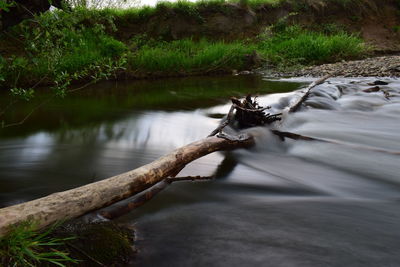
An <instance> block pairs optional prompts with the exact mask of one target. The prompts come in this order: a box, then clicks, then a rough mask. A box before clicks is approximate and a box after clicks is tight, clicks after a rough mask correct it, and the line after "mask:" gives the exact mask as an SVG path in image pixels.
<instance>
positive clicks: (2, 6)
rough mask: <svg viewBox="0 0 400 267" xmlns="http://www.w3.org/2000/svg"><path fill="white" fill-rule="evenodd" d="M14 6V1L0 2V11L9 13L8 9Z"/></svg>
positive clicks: (3, 0) (2, 0)
mask: <svg viewBox="0 0 400 267" xmlns="http://www.w3.org/2000/svg"><path fill="white" fill-rule="evenodd" d="M14 5H15V2H14V1H6V0H0V11H3V10H4V11H5V12H8V11H10V7H12V6H14ZM0 18H1V13H0Z"/></svg>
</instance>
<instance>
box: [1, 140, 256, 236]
mask: <svg viewBox="0 0 400 267" xmlns="http://www.w3.org/2000/svg"><path fill="white" fill-rule="evenodd" d="M253 144H254V139H253V138H252V137H251V136H243V135H242V136H241V138H236V139H227V138H220V137H216V136H213V137H207V138H205V139H203V140H200V141H197V142H194V143H191V144H189V145H186V146H184V147H181V148H179V149H176V150H175V151H173V152H172V153H170V154H168V155H166V156H163V157H161V158H159V159H158V160H156V161H154V162H152V163H150V164H147V165H145V166H142V167H140V168H137V169H135V170H132V171H129V172H126V173H123V174H120V175H117V176H114V177H111V178H108V179H105V180H102V181H99V182H95V183H91V184H88V185H85V186H81V187H78V188H75V189H71V190H68V191H64V192H59V193H54V194H51V195H49V196H46V197H43V198H40V199H36V200H32V201H29V202H25V203H22V204H18V205H14V206H10V207H6V208H3V209H0V236H2V235H4V234H6V233H7V232H8V231H9V230H10V226H12V225H16V224H18V223H21V222H23V221H26V220H32V221H36V222H37V223H38V228H42V227H45V226H48V225H50V224H52V223H55V222H57V221H60V220H66V219H71V218H76V217H78V216H81V215H83V214H86V213H88V212H90V211H93V210H98V209H100V208H103V207H106V206H109V205H111V204H113V203H116V202H118V201H120V200H122V199H126V198H128V197H130V196H133V195H135V194H137V193H140V192H142V191H143V190H146V189H147V188H149V187H151V186H153V185H154V184H156V183H158V182H160V181H162V180H164V179H165V178H168V177H174V176H176V175H177V174H178V173H179V172H180V171H181V170H182V169H183V168H184V167H185V165H187V164H188V163H190V162H191V161H193V160H195V159H198V158H200V157H202V156H205V155H207V154H210V153H212V152H215V151H221V150H231V149H236V148H244V147H249V146H251V145H253Z"/></svg>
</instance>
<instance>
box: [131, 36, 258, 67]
mask: <svg viewBox="0 0 400 267" xmlns="http://www.w3.org/2000/svg"><path fill="white" fill-rule="evenodd" d="M254 47H255V46H254V45H244V44H243V43H242V42H239V41H237V42H231V43H225V42H218V41H217V42H211V41H207V40H205V39H201V40H200V41H193V40H191V39H183V40H177V41H172V42H164V41H160V42H152V43H149V44H144V45H142V46H140V47H138V49H137V51H135V52H134V53H132V55H131V56H130V57H129V59H128V64H129V67H130V68H132V69H134V70H138V71H153V72H154V71H162V72H180V73H190V72H195V71H201V72H204V71H213V70H223V69H225V70H232V69H241V68H242V67H243V64H244V58H245V55H246V54H249V53H251V52H252V49H254Z"/></svg>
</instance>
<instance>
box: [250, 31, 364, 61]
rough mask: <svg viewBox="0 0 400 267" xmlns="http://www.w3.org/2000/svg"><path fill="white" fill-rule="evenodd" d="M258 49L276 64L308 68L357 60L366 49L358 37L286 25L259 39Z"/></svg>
mask: <svg viewBox="0 0 400 267" xmlns="http://www.w3.org/2000/svg"><path fill="white" fill-rule="evenodd" d="M258 49H259V51H260V53H261V54H262V55H263V56H264V57H266V58H268V59H269V60H270V61H271V62H273V63H276V64H280V63H284V62H286V63H288V64H290V63H294V64H304V65H309V64H319V63H327V62H334V61H337V60H340V59H349V58H355V57H359V56H361V55H362V54H364V53H365V52H366V50H367V47H366V46H365V44H364V43H363V41H362V40H361V39H360V38H358V37H356V36H354V35H350V34H348V33H345V32H338V33H334V34H331V35H328V34H324V33H320V32H312V31H308V30H304V29H302V28H300V27H299V26H290V27H287V28H286V29H284V30H283V31H282V32H278V33H275V34H273V35H272V36H270V37H266V38H264V39H263V40H261V41H260V43H259V45H258Z"/></svg>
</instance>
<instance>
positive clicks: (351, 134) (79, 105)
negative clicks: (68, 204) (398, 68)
mask: <svg viewBox="0 0 400 267" xmlns="http://www.w3.org/2000/svg"><path fill="white" fill-rule="evenodd" d="M384 80H385V81H387V82H388V83H389V84H388V85H384V86H381V87H382V88H383V89H384V90H386V92H387V93H388V94H389V95H390V96H389V98H388V99H387V98H385V95H384V94H383V92H381V91H379V92H372V93H367V92H363V90H364V89H367V88H370V87H373V86H371V85H368V83H371V82H374V81H375V79H373V78H354V79H350V78H348V79H337V78H332V79H330V80H329V82H327V83H325V84H323V85H321V86H318V87H317V88H315V89H314V90H313V92H314V93H313V94H312V95H311V96H310V98H309V100H308V101H307V102H306V104H307V106H308V108H307V109H304V110H302V111H301V112H297V113H295V114H290V115H284V119H283V120H282V122H280V123H278V124H277V125H276V126H275V127H278V128H279V129H280V130H282V131H290V132H294V133H297V134H301V135H305V136H311V137H313V138H319V139H323V140H325V141H326V142H319V141H300V140H296V141H295V140H289V139H286V140H285V141H284V142H282V141H281V140H279V138H277V137H276V136H274V135H272V134H271V133H270V131H269V129H268V128H267V127H259V128H253V129H251V130H250V131H251V132H252V133H253V134H254V135H256V136H257V137H256V146H255V147H254V148H252V149H250V150H237V151H234V152H230V153H214V154H211V155H209V156H206V157H204V158H202V159H199V160H197V161H195V162H193V163H191V164H190V165H189V166H187V167H186V168H185V169H184V170H183V171H182V173H181V174H180V175H179V176H181V175H182V176H184V175H215V176H216V179H215V180H214V181H211V182H196V183H192V182H182V183H174V184H173V185H172V186H170V187H168V188H167V189H166V190H164V191H163V192H161V193H160V194H159V195H157V196H156V197H155V198H154V199H153V200H151V201H150V202H149V203H147V204H146V205H144V206H142V207H140V208H139V209H137V210H135V211H133V212H131V213H130V214H128V215H125V216H124V217H122V218H120V219H119V221H120V222H122V223H127V224H133V225H134V226H135V227H136V229H137V247H138V249H139V251H138V253H137V256H136V258H135V259H134V260H133V262H132V266H205V265H211V266H399V265H400V241H399V240H400V227H399V226H400V207H399V204H400V203H399V202H400V172H399V170H400V156H399V152H400V134H399V130H400V117H399V114H400V81H399V80H395V79H384ZM309 82H311V80H310V79H304V78H302V79H286V80H280V81H272V80H268V79H267V78H264V77H261V76H236V77H233V76H232V77H231V76H229V77H195V78H185V79H167V80H159V81H149V82H145V81H142V82H134V83H129V82H122V83H121V82H120V83H118V84H115V83H111V82H109V83H102V84H99V85H96V86H94V87H92V88H88V89H86V90H83V91H81V92H79V93H77V94H73V95H70V96H69V97H67V98H66V99H63V100H54V101H51V102H50V103H49V104H48V105H46V106H44V107H42V108H40V109H39V110H37V111H36V112H35V113H34V114H33V116H32V117H31V118H30V119H29V120H28V121H27V122H26V123H24V124H22V125H21V126H17V127H10V128H7V129H4V130H2V131H1V132H0V205H1V206H7V205H11V204H16V203H20V202H23V201H27V200H30V199H34V198H37V197H41V196H44V195H47V194H50V193H52V192H56V191H61V190H66V189H69V188H73V187H76V186H80V185H83V184H86V183H90V182H92V181H97V180H100V179H104V178H106V177H109V176H112V175H115V174H118V173H121V172H125V171H127V170H130V169H133V168H136V167H138V166H141V165H143V164H146V163H148V162H150V161H152V160H154V159H156V158H158V157H160V156H161V155H164V154H166V153H168V152H169V151H171V150H173V149H174V148H177V147H180V146H183V145H185V144H187V143H189V142H192V141H194V140H198V139H201V138H203V137H205V136H206V135H207V134H208V133H209V132H211V130H212V129H214V128H215V127H216V126H217V125H218V122H219V118H220V117H221V116H222V114H225V113H226V112H227V111H228V110H229V104H228V102H227V99H228V97H229V96H231V95H236V96H240V95H244V94H246V93H258V94H259V95H260V97H259V102H260V104H261V105H263V106H266V105H271V106H272V111H273V112H275V111H280V110H281V109H282V108H283V107H285V106H286V105H287V104H288V102H291V101H294V99H295V98H296V97H297V96H298V94H299V92H293V91H294V90H296V89H300V88H301V87H303V86H304V85H305V84H308V83H309ZM40 98H41V96H40V95H39V96H38V99H39V100H40ZM39 100H38V101H39ZM2 101H3V104H4V103H5V102H7V99H6V98H4V97H3V98H2ZM0 102H1V101H0ZM36 104H37V103H36ZM30 105H31V106H30V107H26V105H23V106H18V105H17V106H16V108H15V110H14V111H13V112H10V114H9V115H8V117H7V119H8V120H9V121H12V120H16V121H17V120H18V119H20V118H21V117H23V114H26V112H27V111H29V108H32V107H34V106H35V103H32V104H30ZM24 108H25V109H26V110H24Z"/></svg>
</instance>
